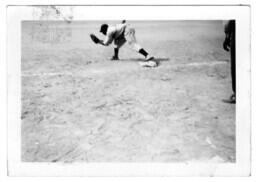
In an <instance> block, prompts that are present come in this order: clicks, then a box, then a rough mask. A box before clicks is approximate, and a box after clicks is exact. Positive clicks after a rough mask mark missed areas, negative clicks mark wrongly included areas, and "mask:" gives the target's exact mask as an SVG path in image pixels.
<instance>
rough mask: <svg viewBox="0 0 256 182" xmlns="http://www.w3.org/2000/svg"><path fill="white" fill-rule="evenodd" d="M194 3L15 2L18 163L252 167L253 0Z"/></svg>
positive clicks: (147, 168)
mask: <svg viewBox="0 0 256 182" xmlns="http://www.w3.org/2000/svg"><path fill="white" fill-rule="evenodd" d="M111 8H112V9H111ZM117 8H119V10H120V11H121V12H123V14H118V18H117V17H116V16H114V15H112V14H111V13H110V14H109V15H107V16H105V17H104V18H100V17H101V16H100V15H95V14H93V13H92V10H93V11H94V12H96V11H97V10H98V9H100V10H101V11H102V14H104V12H109V11H112V10H115V9H117ZM152 8H153V9H154V8H155V9H156V10H157V12H161V11H162V13H159V14H160V15H161V16H160V15H159V17H160V18H158V17H156V18H154V15H152V14H150V12H151V11H152ZM161 8H162V9H163V10H161ZM182 8H183V9H182ZM198 8H199V7H198ZM204 8H205V9H204ZM207 8H208V9H209V11H208V13H209V14H208V15H207V16H208V18H205V17H204V16H202V15H201V16H200V11H204V12H205V11H207ZM132 9H133V10H134V12H136V13H137V17H136V16H135V17H136V18H135V17H134V16H131V15H130V14H129V12H131V10H132ZM217 9H218V10H219V12H225V11H228V13H227V16H225V14H224V13H219V14H218V13H217V12H216V10H217ZM141 10H143V11H144V15H147V16H144V18H143V17H140V15H139V12H141ZM156 10H154V11H156ZM174 10H175V11H174ZM176 10H177V11H176ZM188 10H190V9H189V7H176V9H175V7H169V6H166V7H165V6H164V7H158V6H155V7H154V6H152V7H148V6H145V7H143V6H140V7H136V6H134V7H129V6H127V7H126V6H120V7H118V6H115V7H111V6H110V7H104V6H95V7H93V6H54V5H51V6H50V5H49V6H27V7H26V6H24V7H19V6H17V7H8V16H9V19H8V21H9V25H8V29H9V34H8V35H9V36H8V49H9V50H8V55H9V58H8V67H9V69H8V71H9V74H8V75H9V76H12V77H11V78H10V79H9V92H8V97H9V113H8V114H9V116H10V117H9V120H8V144H9V150H8V154H9V158H8V163H9V169H8V170H9V173H10V175H14V176H15V175H20V176H22V175H25V176H36V175H45V176H49V175H50V176H54V175H57V176H66V175H67V176H76V175H80V176H91V175H94V176H118V175H120V176H122V175H133V176H136V175H138V176H147V175H148V176H150V175H152V176H186V175H191V176H215V175H216V176H232V175H233V176H247V175H249V173H250V146H249V142H250V141H249V138H250V117H249V116H250V115H249V113H250V104H249V99H250V94H249V93H250V90H249V85H250V76H249V71H248V70H250V56H249V55H250V49H249V43H250V42H249V40H250V38H249V33H250V32H249V7H246V6H240V7H235V6H234V7H212V8H211V7H201V8H199V9H198V10H199V11H196V12H195V11H194V9H193V8H191V13H190V11H188ZM181 11H186V12H187V15H184V14H182V15H180V12H181ZM164 12H166V13H164ZM239 12H240V13H239ZM172 13H173V14H172ZM220 14H222V16H220ZM23 16H24V18H23ZM207 16H206V17H207ZM17 17H20V19H19V20H17ZM15 25H17V26H16V28H15ZM15 32H17V35H16V34H15ZM15 37H18V40H15V41H13V40H14V38H15ZM10 48H11V49H12V48H13V49H16V48H17V50H14V53H13V52H12V51H11V50H10ZM15 51H16V53H15ZM241 58H243V59H241ZM12 85H14V86H13V87H12ZM17 85H18V86H17ZM15 88H16V89H15ZM14 95H15V96H14ZM15 98H16V99H15ZM15 103H16V104H15ZM11 108H13V109H11ZM245 108H246V109H245ZM13 149H17V150H13ZM67 168H68V169H69V172H67V171H68V170H67ZM136 168H138V169H137V170H136ZM70 169H71V170H70ZM85 169H86V170H85ZM113 169H115V172H113V171H114V170H113ZM55 170H56V171H57V170H58V172H56V173H54V171H55ZM60 171H62V173H61V172H60ZM72 171H76V172H72ZM199 171H200V172H199Z"/></svg>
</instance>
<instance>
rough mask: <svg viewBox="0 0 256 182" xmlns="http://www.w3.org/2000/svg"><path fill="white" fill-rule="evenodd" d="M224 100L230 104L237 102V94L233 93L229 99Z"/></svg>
mask: <svg viewBox="0 0 256 182" xmlns="http://www.w3.org/2000/svg"><path fill="white" fill-rule="evenodd" d="M222 101H223V102H225V103H229V104H235V103H236V96H235V95H234V94H232V95H231V96H230V98H229V99H223V100H222Z"/></svg>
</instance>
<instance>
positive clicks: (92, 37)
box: [90, 34, 100, 44]
mask: <svg viewBox="0 0 256 182" xmlns="http://www.w3.org/2000/svg"><path fill="white" fill-rule="evenodd" d="M90 37H91V39H92V41H93V42H94V43H95V44H98V43H99V42H100V39H99V38H98V37H96V35H94V34H90Z"/></svg>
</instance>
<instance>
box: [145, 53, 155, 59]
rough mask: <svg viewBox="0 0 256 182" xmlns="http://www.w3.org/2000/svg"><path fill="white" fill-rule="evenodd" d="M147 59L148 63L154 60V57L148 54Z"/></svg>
mask: <svg viewBox="0 0 256 182" xmlns="http://www.w3.org/2000/svg"><path fill="white" fill-rule="evenodd" d="M145 59H146V61H150V60H152V59H154V56H151V55H149V54H148V55H147V56H146V58H145Z"/></svg>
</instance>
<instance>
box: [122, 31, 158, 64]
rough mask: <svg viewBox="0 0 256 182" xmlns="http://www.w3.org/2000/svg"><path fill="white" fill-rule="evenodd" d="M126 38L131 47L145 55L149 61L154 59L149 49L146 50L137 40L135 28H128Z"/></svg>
mask: <svg viewBox="0 0 256 182" xmlns="http://www.w3.org/2000/svg"><path fill="white" fill-rule="evenodd" d="M125 38H126V39H127V42H128V44H129V45H130V47H131V48H132V49H133V50H135V51H136V52H138V53H140V54H141V55H143V56H144V57H145V59H146V60H147V61H149V60H152V59H154V57H153V56H150V55H149V54H148V52H147V51H145V50H144V49H143V48H142V47H141V46H140V45H139V44H138V42H137V40H136V36H135V29H134V28H128V29H127V31H126V34H125Z"/></svg>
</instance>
